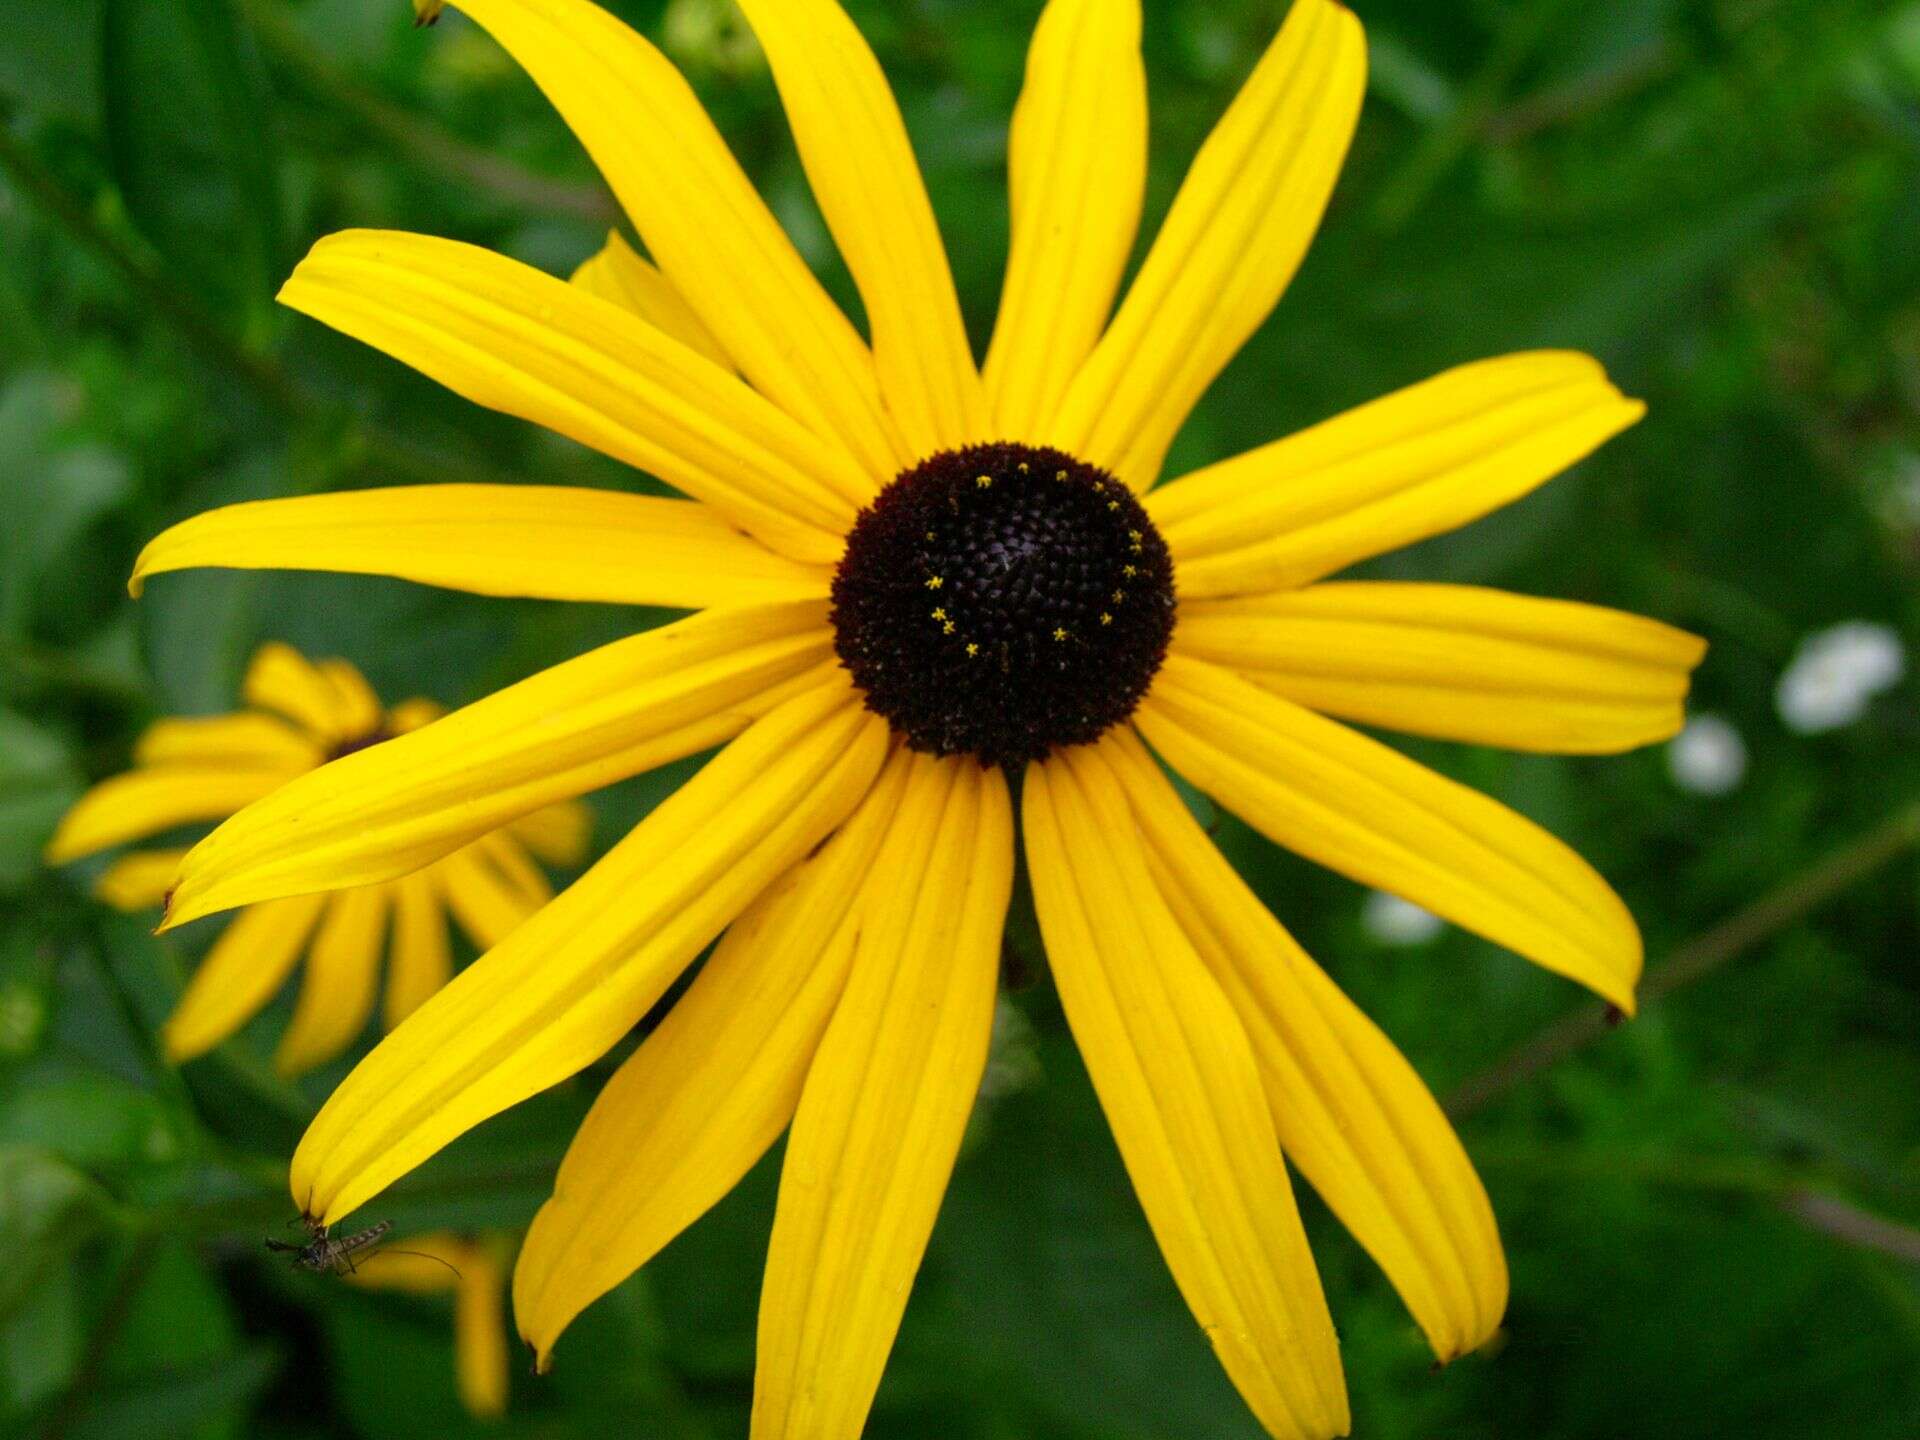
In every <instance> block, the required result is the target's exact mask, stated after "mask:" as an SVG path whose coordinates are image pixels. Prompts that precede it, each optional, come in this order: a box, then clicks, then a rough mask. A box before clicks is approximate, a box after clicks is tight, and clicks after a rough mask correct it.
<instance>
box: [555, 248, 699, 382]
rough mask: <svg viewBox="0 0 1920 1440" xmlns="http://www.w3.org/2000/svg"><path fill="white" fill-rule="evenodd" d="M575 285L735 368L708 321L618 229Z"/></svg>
mask: <svg viewBox="0 0 1920 1440" xmlns="http://www.w3.org/2000/svg"><path fill="white" fill-rule="evenodd" d="M573 283H574V284H575V285H578V286H579V287H580V288H581V289H583V290H585V291H586V292H587V293H588V294H589V295H598V296H599V297H600V298H601V299H602V300H611V301H613V303H614V304H616V305H624V306H625V307H626V308H627V309H629V310H631V311H632V312H633V313H634V314H636V315H638V316H639V317H640V318H641V319H642V320H644V321H646V322H647V323H648V324H649V325H651V326H653V327H654V328H655V329H657V330H664V331H665V332H666V333H667V334H669V335H671V336H672V337H673V338H674V339H676V340H678V341H679V342H680V343H681V344H682V345H685V346H687V347H688V348H689V349H693V350H698V351H699V352H700V353H701V354H702V355H704V356H706V357H707V359H709V360H711V361H713V363H714V364H716V365H720V366H723V367H725V368H726V369H728V370H731V369H732V368H733V361H732V360H730V359H728V358H727V352H726V351H725V350H722V349H721V348H720V342H719V341H718V340H716V339H714V338H713V332H712V331H711V330H709V329H707V327H706V324H705V322H703V321H702V320H701V319H700V317H699V316H698V315H696V314H694V313H693V307H692V306H690V305H689V304H687V302H686V298H685V297H684V296H683V295H681V293H680V292H679V291H678V290H676V289H674V288H673V282H672V281H671V280H669V279H667V277H666V276H665V275H662V274H661V273H660V272H659V271H658V270H657V269H655V268H654V267H653V266H652V265H651V264H649V263H648V262H647V261H645V260H642V259H641V258H640V257H639V256H638V255H636V254H635V253H634V250H633V247H632V246H631V245H629V244H627V242H626V241H625V240H623V239H621V237H620V232H619V231H617V230H616V231H614V232H612V233H611V234H609V235H608V236H607V243H606V245H605V246H604V247H602V249H601V251H600V253H599V254H598V255H595V256H594V257H593V258H592V259H591V260H588V261H587V262H586V263H585V264H584V265H582V266H581V267H580V268H579V269H578V270H576V271H574V272H573Z"/></svg>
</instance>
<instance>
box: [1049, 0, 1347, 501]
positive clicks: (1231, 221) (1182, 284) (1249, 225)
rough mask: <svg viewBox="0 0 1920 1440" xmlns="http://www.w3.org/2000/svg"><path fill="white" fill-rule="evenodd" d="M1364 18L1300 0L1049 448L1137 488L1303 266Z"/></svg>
mask: <svg viewBox="0 0 1920 1440" xmlns="http://www.w3.org/2000/svg"><path fill="white" fill-rule="evenodd" d="M1366 78H1367V58H1366V41H1365V38H1364V36H1363V35H1362V34H1361V30H1360V22H1359V21H1358V20H1356V19H1355V18H1354V17H1353V15H1352V13H1351V12H1350V11H1348V10H1346V9H1345V8H1344V7H1342V6H1340V5H1338V4H1336V3H1334V0H1295V4H1294V7H1293V9H1292V11H1291V12H1289V14H1288V15H1287V21H1286V24H1285V25H1283V26H1282V27H1281V29H1280V34H1279V36H1278V37H1277V38H1276V39H1275V40H1274V42H1273V45H1272V46H1271V47H1270V48H1269V49H1268V51H1267V53H1266V55H1265V56H1264V57H1263V58H1262V59H1261V61H1260V64H1259V66H1258V67H1257V68H1256V69H1255V70H1254V72H1253V74H1252V76H1251V77H1250V78H1249V79H1248V81H1247V83H1246V86H1245V88H1244V89H1242V90H1241V92H1240V94H1239V96H1238V97H1237V98H1236V99H1235V100H1234V102H1233V104H1232V106H1231V107H1229V109H1228V110H1227V113H1226V114H1225V115H1224V116H1223V117H1222V118H1221V120H1220V123H1219V125H1218V126H1216V127H1215V129H1214V131H1213V134H1212V135H1210V136H1209V137H1208V138H1207V142H1206V144H1205V145H1204V146H1202V147H1201V150H1200V153H1199V155H1198V156H1197V157H1196V158H1195V159H1194V162H1193V168H1192V169H1191V170H1190V171H1188V173H1187V178H1186V182H1185V183H1184V184H1183V185H1182V186H1181V187H1180V193H1179V194H1178V195H1177V196H1176V197H1175V198H1174V202H1173V208H1172V209H1171V210H1170V211H1169V212H1168V213H1167V219H1166V223H1165V224H1163V225H1162V226H1161V227H1160V234H1159V235H1158V237H1156V238H1155V240H1154V242H1153V248H1152V250H1150V251H1149V252H1148V254H1147V258H1146V261H1145V263H1144V264H1142V266H1141V268H1140V273H1139V275H1138V276H1137V277H1136V278H1135V279H1134V282H1133V286H1132V288H1131V289H1130V290H1129V291H1128V292H1127V298H1126V299H1125V300H1123V301H1122V302H1121V305H1120V311H1119V313H1118V314H1117V315H1115V316H1114V320H1113V324H1112V325H1111V326H1110V327H1109V328H1108V330H1107V333H1106V335H1105V337H1104V338H1102V340H1101V341H1100V344H1099V346H1098V347H1097V348H1096V349H1095V350H1094V352H1093V354H1092V356H1090V357H1089V358H1088V360H1087V363H1086V365H1085V366H1084V367H1082V369H1081V371H1080V374H1079V376H1078V377H1077V378H1076V379H1075V380H1074V382H1073V385H1072V387H1071V388H1070V389H1069V390H1068V391H1067V395H1066V399H1065V401H1064V403H1063V404H1062V406H1061V409H1060V412H1059V414H1058V416H1057V417H1055V418H1054V419H1053V420H1052V421H1051V423H1050V424H1049V427H1048V433H1047V435H1046V437H1045V438H1047V439H1048V440H1050V441H1051V442H1052V443H1053V444H1056V445H1058V446H1059V447H1060V448H1061V449H1063V450H1066V451H1068V452H1070V453H1071V454H1074V455H1078V456H1079V457H1080V458H1081V459H1083V460H1088V461H1091V462H1093V463H1094V464H1096V465H1103V466H1105V467H1106V468H1107V469H1109V470H1111V471H1113V473H1114V474H1116V475H1118V476H1119V477H1120V478H1121V479H1123V480H1125V481H1126V482H1127V483H1128V484H1129V485H1131V486H1133V488H1134V489H1136V490H1145V489H1146V488H1147V487H1148V486H1150V485H1151V484H1153V482H1154V481H1155V480H1156V479H1157V478H1158V477H1159V474H1160V465H1161V462H1162V461H1163V460H1164V459H1165V458H1166V454H1167V448H1168V447H1169V446H1170V445H1172V444H1173V438H1174V436H1175V435H1176V434H1177V433H1178V432H1179V430H1180V427H1181V426H1182V425H1184V424H1185V423H1186V420H1187V417H1188V415H1190V414H1191V413H1192V411H1193V407H1194V406H1195V405H1196V404H1197V403H1199V400H1200V397H1201V396H1202V395H1203V394H1205V393H1206V390H1207V387H1208V386H1209V385H1211V384H1212V383H1213V381H1214V377H1215V376H1217V375H1218V374H1219V373H1220V371H1221V370H1222V369H1224V368H1225V367H1226V364H1227V362H1228V361H1229V360H1231V359H1232V358H1233V357H1234V355H1235V354H1236V353H1237V352H1238V351H1239V349H1240V347H1241V345H1242V344H1244V343H1245V342H1246V339H1247V337H1248V336H1249V335H1251V334H1252V333H1253V332H1254V331H1255V330H1256V329H1258V328H1259V326H1260V324H1261V322H1262V321H1264V320H1265V319H1266V318H1267V315H1268V313H1269V312H1270V311H1271V310H1272V309H1273V307H1274V304H1275V302H1276V301H1278V300H1279V298H1280V292H1281V291H1282V290H1284V289H1286V286H1287V282H1288V281H1289V280H1291V279H1292V278H1293V272H1294V271H1295V270H1296V269H1297V268H1298V267H1299V264H1300V261H1301V258H1302V257H1303V256H1304V255H1305V254H1306V252H1307V245H1308V243H1309V242H1310V241H1311V240H1312V239H1313V233H1314V231H1315V230H1316V229H1317V228H1319V224H1320V216H1321V213H1322V212H1323V211H1324V210H1325V209H1326V206H1327V199H1328V197H1329V196H1330V195H1331V194H1332V193H1333V182H1334V180H1335V178H1336V177H1337V176H1338V175H1339V173H1340V163H1341V161H1342V160H1343V159H1345V157H1346V153H1347V142H1348V141H1349V140H1351V139H1352V138H1353V127H1354V122H1355V120H1356V119H1358V117H1359V114H1360V96H1361V92H1362V90H1364V89H1365V87H1366Z"/></svg>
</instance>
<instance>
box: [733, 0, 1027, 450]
mask: <svg viewBox="0 0 1920 1440" xmlns="http://www.w3.org/2000/svg"><path fill="white" fill-rule="evenodd" d="M740 8H741V9H742V10H743V11H745V12H746V16H747V20H748V23H750V24H751V25H752V26H753V30H754V33H755V34H756V35H758V36H759V38H760V44H761V46H762V48H764V49H765V50H766V52H767V62H768V64H769V65H771V66H772V68H773V79H774V83H775V84H776V85H778V86H779V88H780V99H781V102H782V103H783V104H784V105H785V106H786V110H787V120H788V122H789V123H790V124H791V125H792V127H793V138H794V140H795V141H796V142H797V143H798V145H799V147H800V163H801V164H802V165H803V166H805V167H806V172H807V179H808V180H809V181H811V182H812V185H813V194H814V198H815V199H816V200H818V201H819V202H820V213H821V214H822V215H824V216H825V217H826V221H827V228H828V229H829V230H831V231H832V232H833V238H834V240H835V241H836V242H837V243H838V245H839V247H840V253H841V255H843V256H844V257H845V258H846V262H847V268H848V269H849V270H850V271H852V272H853V279H854V283H855V284H856V285H858V286H859V287H860V298H861V300H862V301H864V302H865V305H866V310H867V323H868V325H869V327H870V328H871V330H872V332H873V362H874V368H875V370H876V372H877V373H878V375H879V377H880V394H881V396H882V398H883V399H884V400H885V402H886V405H887V408H888V410H890V411H891V412H892V414H893V417H894V419H895V420H897V421H898V422H899V425H900V429H901V432H902V434H903V435H904V436H905V438H906V441H907V444H908V445H909V447H911V448H912V449H913V450H914V451H915V453H916V454H918V455H923V456H924V455H931V454H933V453H934V452H935V451H938V450H952V449H956V448H958V447H959V446H962V445H966V444H970V443H972V442H975V441H980V440H987V439H990V438H992V437H991V436H990V435H989V433H988V428H989V427H988V422H987V405H986V395H985V392H984V391H983V390H982V389H981V387H980V375H979V372H978V371H977V370H976V369H975V368H974V363H973V353H972V351H971V350H969V349H968V347H967V330H966V326H965V325H964V324H963V323H962V321H961V319H960V299H959V296H958V295H957V294H955V292H954V288H953V272H952V270H951V269H950V268H949V267H948V265H947V251H946V247H945V246H944V245H943V244H942V243H941V241H940V227H939V224H938V223H937V222H936V221H935V219H934V214H933V205H932V202H931V201H929V200H928V199H927V187H926V184H925V182H923V181H922V180H921V178H920V166H919V164H918V162H917V161H916V160H915V159H914V156H913V144H912V142H911V141H910V140H909V139H908V138H907V127H906V122H905V121H904V120H902V119H901V116H900V107H899V105H898V104H897V103H895V101H894V98H893V91H892V90H891V89H890V88H889V87H888V85H887V77H886V76H885V74H883V73H882V72H881V69H880V62H879V61H878V60H876V59H874V55H873V51H872V50H871V49H870V48H868V45H867V42H866V40H865V39H864V38H863V37H862V36H861V34H860V31H859V30H858V29H857V28H856V27H855V26H854V23H853V21H851V20H849V19H848V18H847V13H846V11H844V10H842V9H841V8H840V4H839V0H741V5H740Z"/></svg>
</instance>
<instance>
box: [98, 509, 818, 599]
mask: <svg viewBox="0 0 1920 1440" xmlns="http://www.w3.org/2000/svg"><path fill="white" fill-rule="evenodd" d="M204 565H216V566H223V567H226V568H228V569H235V570H331V571H336V572H340V573H344V574H349V575H393V576H397V577H399V578H400V579H402V580H414V581H418V582H419V583H421V584H423V585H444V586H446V587H448V588H449V589H454V590H469V591H473V592H475V593H477V594H481V595H525V596H531V597H533V598H534V599H539V600H604V601H609V602H612V603H614V604H618V605H667V606H673V607H676V608H680V609H689V610H703V609H705V608H706V607H707V606H709V605H751V604H762V603H766V602H769V601H778V600H796V599H802V598H807V597H811V596H817V595H824V594H826V593H827V587H828V585H829V584H830V582H831V576H830V575H829V573H828V572H827V571H825V570H821V569H815V568H812V567H809V566H805V565H798V564H795V563H794V562H793V561H791V560H787V559H783V558H782V557H780V556H778V555H775V554H774V553H773V552H772V551H771V550H769V549H767V548H766V546H764V545H762V544H761V543H760V542H759V541H757V540H754V539H752V538H751V537H750V536H746V535H742V534H741V533H740V532H739V531H738V530H735V529H733V528H732V527H731V526H729V525H728V524H727V522H726V521H724V520H723V519H721V518H720V517H719V516H718V515H717V514H715V513H714V512H713V511H711V510H709V509H708V508H707V507H706V506H704V505H700V504H696V503H694V502H692V501H688V500H667V499H663V498H660V497H657V496H651V495H623V494H620V493H619V492H617V491H612V490H576V489H570V488H566V487H563V486H557V485H399V486H394V487H393V488H391V489H386V490H353V491H348V492H346V493H344V494H339V495H298V496H294V497H293V498H291V499H287V500H250V501H247V502H245V503H243V504H240V505H228V506H225V507H223V508H222V509H219V510H209V511H207V512H206V513H205V514H203V515H196V516H194V517H193V518H192V519H191V520H183V521H182V522H181V523H180V524H178V525H175V526H173V527H172V528H171V529H169V530H167V531H164V532H163V533H162V534H160V535H158V536H156V537H155V538H154V539H153V540H152V541H150V542H149V543H148V545H147V547H146V549H144V550H142V551H141V552H140V558H139V560H138V561H136V562H135V566H134V572H133V579H132V581H131V582H130V583H129V586H128V588H129V589H130V590H131V591H132V592H133V593H134V594H135V595H138V594H139V593H140V591H141V589H142V588H143V587H144V586H145V584H146V580H147V577H148V576H149V575H160V574H164V573H165V572H167V571H169V570H191V569H195V568H197V567H199V566H204Z"/></svg>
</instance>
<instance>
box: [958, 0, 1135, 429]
mask: <svg viewBox="0 0 1920 1440" xmlns="http://www.w3.org/2000/svg"><path fill="white" fill-rule="evenodd" d="M1007 169H1008V172H1009V174H1008V178H1009V184H1010V193H1011V199H1012V203H1013V235H1012V241H1011V244H1010V246H1009V249H1008V252H1007V277H1006V283H1005V285H1004V287H1003V288H1002V290H1001V294H1000V318H999V320H998V322H997V323H996V325H995V327H994V332H993V344H992V346H991V347H990V348H989V349H988V351H987V364H986V371H985V379H986V387H987V395H988V398H989V400H990V401H991V403H992V407H993V417H994V420H995V422H996V426H997V429H998V431H999V433H1000V434H1002V435H1007V436H1012V437H1015V438H1021V437H1026V436H1033V435H1038V434H1040V433H1041V432H1042V431H1043V429H1044V428H1045V426H1046V423H1047V421H1049V420H1051V419H1052V418H1053V416H1054V414H1055V412H1056V411H1058V409H1059V408H1060V401H1061V399H1062V398H1063V397H1064V396H1065V394H1066V391H1067V386H1068V385H1069V384H1071V383H1072V381H1073V377H1074V376H1075V375H1077V374H1078V373H1079V371H1080V367H1081V365H1082V364H1083V363H1085V361H1086V358H1087V356H1088V355H1090V354H1092V353H1093V347H1094V345H1095V344H1096V343H1097V342H1098V341H1099V339H1100V332H1101V330H1102V329H1103V328H1104V327H1105V326H1106V323H1107V316H1108V315H1109V314H1110V313H1111V311H1112V309H1113V297H1114V295H1115V294H1116V293H1118V291H1119V289H1120V277H1121V275H1122V273H1123V272H1124V271H1125V270H1126V268H1127V260H1128V259H1129V257H1130V256H1131V255H1132V254H1133V240H1134V235H1135V232H1136V231H1137V230H1138V229H1139V225H1140V207H1141V202H1142V201H1143V199H1144V198H1145V195H1146V183H1147V72H1146V67H1145V65H1144V64H1143V63H1142V61H1141V56H1140V5H1139V0H1050V3H1049V4H1048V6H1047V8H1046V11H1045V12H1044V13H1043V14H1042V15H1041V17H1040V25H1039V28H1038V29H1036V30H1035V31H1034V33H1033V44H1032V46H1031V47H1030V48H1029V49H1028V51H1027V83H1026V88H1025V89H1023V90H1022V91H1021V92H1020V103H1019V105H1018V106H1017V107H1016V108H1015V109H1014V112H1013V130H1012V134H1011V135H1010V137H1009V139H1008V147H1007Z"/></svg>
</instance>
